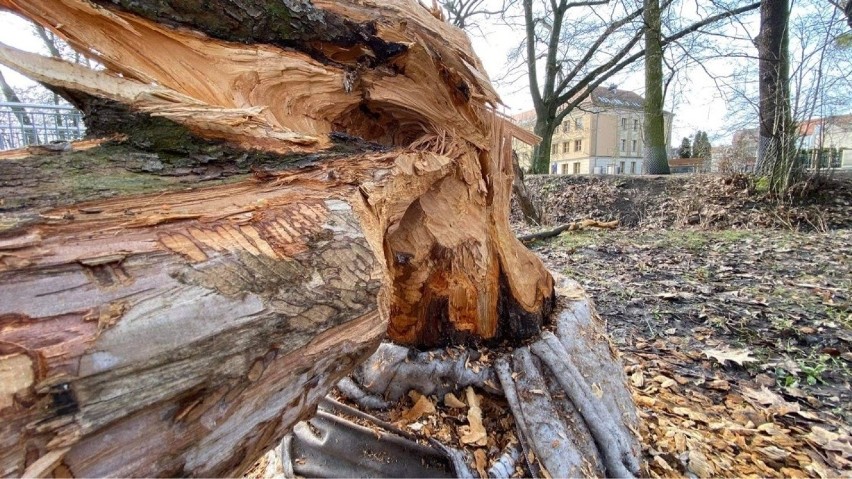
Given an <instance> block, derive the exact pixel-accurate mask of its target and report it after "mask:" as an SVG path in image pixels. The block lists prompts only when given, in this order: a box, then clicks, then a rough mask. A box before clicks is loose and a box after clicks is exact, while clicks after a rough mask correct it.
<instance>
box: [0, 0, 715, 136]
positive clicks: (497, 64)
mask: <svg viewBox="0 0 852 479" xmlns="http://www.w3.org/2000/svg"><path fill="white" fill-rule="evenodd" d="M521 38H522V33H521V32H517V31H512V29H511V28H509V27H506V26H505V25H497V24H496V23H489V22H487V21H483V22H480V30H479V31H477V32H475V33H474V34H473V35H472V41H473V45H474V49H475V50H476V52H477V54H478V55H479V56H480V57H481V58H482V61H483V63H484V65H485V68H486V70H487V71H488V74H489V75H490V76H491V78H492V79H496V78H498V77H499V76H500V74H501V72H502V71H503V70H504V68H505V64H506V56H507V53H508V51H509V50H510V48H511V47H512V46H513V45H516V44H517V43H518V42H519V41H520V39H521ZM0 42H3V43H6V44H9V45H12V46H15V47H17V48H22V49H25V50H29V51H42V50H43V48H42V46H41V43H40V40H39V38H38V37H37V36H36V35H35V33H34V32H33V31H32V29H31V28H30V26H29V24H28V23H27V22H26V21H24V20H22V19H20V18H18V17H16V16H14V15H12V14H9V13H5V12H3V13H0ZM715 68H717V69H718V68H725V67H724V65H719V66H717V67H715ZM3 73H4V75H6V78H7V80H8V81H9V82H10V83H11V84H12V85H13V86H17V87H23V86H26V85H30V84H32V82H30V81H29V80H28V79H26V78H24V77H22V76H21V75H18V74H16V73H14V72H11V71H10V70H9V69H8V68H5V67H3ZM618 86H619V88H622V89H627V90H632V91H635V92H637V93H639V94H640V95H641V94H644V91H643V90H644V81H643V77H642V75H641V72H637V73H635V74H632V75H628V76H624V77H623V78H621V79H620V80H619V85H618ZM497 87H498V92H499V93H500V95H501V97H502V99H503V102H504V103H505V104H506V108H505V112H506V113H508V114H515V113H519V112H521V111H525V110H528V109H530V108H531V107H532V101H531V100H530V97H529V92H528V91H527V89H526V85H524V84H515V85H504V84H498V85H497ZM666 107H667V109H668V110H670V111H672V112H673V113H674V115H675V116H674V123H673V132H672V140H671V143H672V144H673V145H679V144H680V139H681V138H682V137H684V136H692V135H693V134H694V133H695V131H696V130H698V129H702V130H705V131H707V132H708V133H709V135H710V138H711V140H713V141H714V144H717V145H718V144H724V143H730V133H729V132H728V131H726V130H727V128H726V125H727V123H726V118H727V117H728V116H729V115H728V111H727V107H726V102H725V101H724V100H722V99H721V98H720V96H719V92H718V90H717V89H716V87H715V86H714V83H713V80H712V79H711V78H709V76H708V75H707V74H706V73H704V72H703V71H701V70H700V69H695V71H694V72H691V74H690V85H689V86H688V95H685V94H681V95H676V97H675V98H671V97H670V98H667V105H666Z"/></svg>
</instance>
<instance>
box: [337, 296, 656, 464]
mask: <svg viewBox="0 0 852 479" xmlns="http://www.w3.org/2000/svg"><path fill="white" fill-rule="evenodd" d="M561 286H562V287H561V288H560V290H561V291H563V293H564V292H567V291H570V290H572V289H573V290H575V291H576V289H575V288H576V287H575V286H572V285H571V284H570V283H569V282H567V281H565V280H563V281H562V284H561ZM560 306H561V309H560V311H559V313H558V317H557V320H556V328H555V329H556V334H554V333H551V332H549V331H545V332H543V333H542V334H541V336H540V338H539V339H538V340H536V341H535V342H533V343H532V344H530V345H528V346H523V347H520V348H517V349H515V350H513V351H511V352H506V353H503V354H501V355H500V356H499V357H498V358H497V360H496V361H495V362H494V364H493V365H491V366H485V367H482V368H479V369H478V370H477V371H475V370H473V369H470V368H468V367H466V365H468V354H467V353H458V350H450V351H452V352H454V353H456V354H457V356H456V357H454V358H453V357H450V356H449V354H450V352H448V351H447V350H439V351H431V352H415V351H412V350H408V349H407V348H404V347H401V346H396V345H392V344H383V345H382V346H381V347H380V348H379V350H378V352H377V353H375V354H374V355H373V356H372V357H371V358H370V359H369V360H367V362H365V363H364V364H363V365H362V366H361V367H360V368H359V369H358V370H357V371H356V373H355V374H354V375H353V380H348V381H346V382H345V383H344V384H345V386H343V387H339V390H340V391H341V393H343V394H344V395H345V396H347V397H349V398H350V399H352V400H354V401H355V402H356V403H358V404H364V403H365V401H364V395H363V394H362V393H363V392H364V391H367V392H370V393H373V394H375V395H376V396H377V397H375V398H372V399H371V401H382V399H381V398H379V397H378V396H383V397H384V398H386V399H387V400H389V401H397V400H398V399H400V398H401V397H402V396H403V395H404V394H406V393H407V392H408V391H409V390H411V389H414V390H417V391H419V392H420V393H422V394H426V395H434V396H438V397H442V396H443V395H444V394H445V393H447V392H451V391H457V390H460V389H463V388H465V387H467V386H468V385H475V386H477V387H480V388H484V389H485V390H492V391H493V389H494V387H493V385H494V383H493V382H492V380H493V379H494V378H495V377H496V379H497V380H498V381H499V384H500V386H501V389H502V390H499V391H498V392H499V393H501V394H503V395H505V397H506V400H507V402H508V404H509V407H510V409H511V412H512V415H513V416H514V422H515V425H516V428H517V436H518V440H519V442H520V444H510V446H509V447H507V448H506V449H507V450H506V451H504V454H503V456H502V457H500V458H499V459H497V460H495V461H494V462H493V463H492V465H491V468H490V469H489V471H488V474H489V476H491V477H508V476H509V475H511V474H512V472H513V471H514V469H515V465H516V461H518V460H519V459H520V458H523V460H524V462H525V463H526V466H527V468H528V471H529V473H530V474H532V475H533V476H538V477H548V476H549V477H578V476H606V477H634V476H637V475H638V474H639V473H640V469H639V455H640V453H641V451H640V445H639V442H638V437H637V435H636V433H635V432H634V431H635V430H636V426H637V419H636V413H635V409H634V406H633V403H632V400H631V397H630V393H629V389H628V387H627V384H626V379H625V376H624V373H623V371H622V370H621V366H620V361H618V359H617V356H616V353H615V351H614V350H613V349H612V347H611V345H610V344H609V341H608V340H607V338H606V336H605V334H604V326H603V324H601V322H600V319H599V318H598V317H597V315H596V313H595V312H594V308H593V307H592V305H591V303H590V302H589V300H588V299H587V298H581V299H578V300H573V301H569V300H567V299H563V300H562V302H561V305H560ZM350 382H352V384H349V383H350ZM355 383H358V385H360V387H358V385H356V384H355ZM351 386H355V388H353V387H351ZM361 388H363V390H362V389H361ZM351 391H355V392H356V394H354V395H353V394H351ZM451 446H455V444H452V445H451ZM451 448H452V447H451ZM450 452H452V451H450ZM452 454H455V455H458V454H461V453H459V452H458V451H456V452H453V453H452ZM452 454H451V455H452ZM462 456H464V454H462Z"/></svg>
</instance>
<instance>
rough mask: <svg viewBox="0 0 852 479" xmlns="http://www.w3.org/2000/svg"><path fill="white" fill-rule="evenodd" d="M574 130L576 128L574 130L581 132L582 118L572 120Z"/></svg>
mask: <svg viewBox="0 0 852 479" xmlns="http://www.w3.org/2000/svg"><path fill="white" fill-rule="evenodd" d="M574 128H576V129H578V130H582V129H583V118H582V117H580V118H577V119H576V120H574Z"/></svg>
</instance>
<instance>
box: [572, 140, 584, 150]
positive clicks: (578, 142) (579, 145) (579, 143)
mask: <svg viewBox="0 0 852 479" xmlns="http://www.w3.org/2000/svg"><path fill="white" fill-rule="evenodd" d="M582 149H583V140H574V151H580V150H582Z"/></svg>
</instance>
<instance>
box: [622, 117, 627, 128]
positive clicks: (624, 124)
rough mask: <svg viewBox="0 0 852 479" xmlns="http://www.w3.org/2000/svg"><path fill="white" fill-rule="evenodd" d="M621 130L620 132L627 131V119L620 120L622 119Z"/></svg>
mask: <svg viewBox="0 0 852 479" xmlns="http://www.w3.org/2000/svg"><path fill="white" fill-rule="evenodd" d="M621 129H622V130H626V129H627V118H622V119H621Z"/></svg>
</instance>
